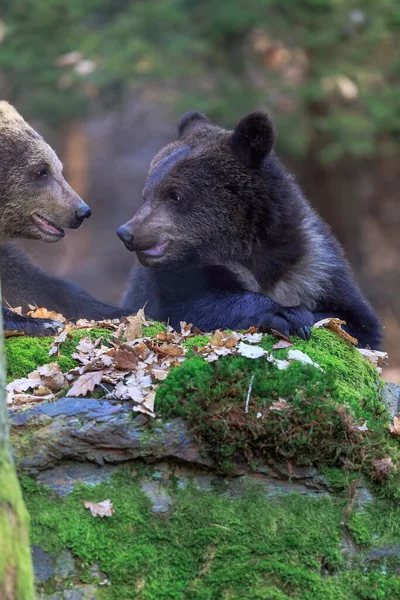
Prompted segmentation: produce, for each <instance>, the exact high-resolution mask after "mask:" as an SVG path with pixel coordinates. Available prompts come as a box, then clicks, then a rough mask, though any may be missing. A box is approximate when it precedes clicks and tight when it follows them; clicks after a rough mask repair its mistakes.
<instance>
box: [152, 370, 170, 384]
mask: <svg viewBox="0 0 400 600" xmlns="http://www.w3.org/2000/svg"><path fill="white" fill-rule="evenodd" d="M150 373H151V376H152V377H153V378H154V379H156V380H157V381H164V379H166V378H167V377H168V371H167V370H166V369H151V371H150Z"/></svg>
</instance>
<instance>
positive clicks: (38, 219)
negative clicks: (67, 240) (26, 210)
mask: <svg viewBox="0 0 400 600" xmlns="http://www.w3.org/2000/svg"><path fill="white" fill-rule="evenodd" d="M31 219H32V221H33V222H34V223H35V225H36V226H37V228H38V229H40V231H41V232H42V233H44V234H45V235H50V236H51V237H59V238H62V237H64V235H65V232H64V229H61V227H57V225H54V223H52V222H51V221H49V220H48V219H46V218H45V217H42V216H41V215H38V214H37V213H34V214H33V215H31Z"/></svg>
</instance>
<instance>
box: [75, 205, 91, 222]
mask: <svg viewBox="0 0 400 600" xmlns="http://www.w3.org/2000/svg"><path fill="white" fill-rule="evenodd" d="M91 214H92V211H91V210H90V208H89V207H88V205H87V204H82V206H81V207H80V208H78V210H77V211H76V216H77V218H78V219H79V220H80V221H83V219H88V218H89V217H90V215H91Z"/></svg>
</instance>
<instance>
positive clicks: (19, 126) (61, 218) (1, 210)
mask: <svg viewBox="0 0 400 600" xmlns="http://www.w3.org/2000/svg"><path fill="white" fill-rule="evenodd" d="M90 212H91V211H90V208H89V207H88V206H87V204H85V203H84V202H83V200H82V199H81V198H80V197H79V196H78V194H77V193H76V192H74V190H73V189H72V188H71V186H70V185H69V184H68V183H67V182H66V180H65V179H64V177H63V174H62V164H61V162H60V160H59V159H58V157H57V155H56V153H55V152H54V150H52V148H51V147H50V146H49V145H48V144H47V143H46V142H45V141H44V139H43V138H42V137H41V136H40V135H39V134H38V133H36V131H35V130H34V129H32V127H30V126H29V125H28V123H26V121H25V120H24V119H23V118H22V117H21V115H20V114H19V113H18V112H17V111H16V110H15V108H13V107H12V106H11V105H10V104H8V103H7V102H4V101H3V102H0V243H2V242H3V241H6V240H9V239H13V238H17V237H23V238H28V239H38V240H43V241H45V242H56V241H58V240H59V239H61V238H62V237H64V235H65V233H64V227H67V228H71V229H76V228H77V227H79V226H80V225H81V223H82V221H83V220H84V219H85V218H87V217H89V216H90Z"/></svg>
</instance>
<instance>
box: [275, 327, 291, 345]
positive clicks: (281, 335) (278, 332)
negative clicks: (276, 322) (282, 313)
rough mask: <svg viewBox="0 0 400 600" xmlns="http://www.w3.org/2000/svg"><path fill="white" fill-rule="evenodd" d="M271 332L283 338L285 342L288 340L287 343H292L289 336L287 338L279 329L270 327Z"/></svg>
mask: <svg viewBox="0 0 400 600" xmlns="http://www.w3.org/2000/svg"><path fill="white" fill-rule="evenodd" d="M271 333H272V334H273V335H274V336H275V337H278V338H279V339H280V340H285V342H289V344H291V343H292V342H291V340H290V338H288V337H287V336H286V335H283V333H281V332H280V331H277V330H276V329H271Z"/></svg>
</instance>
